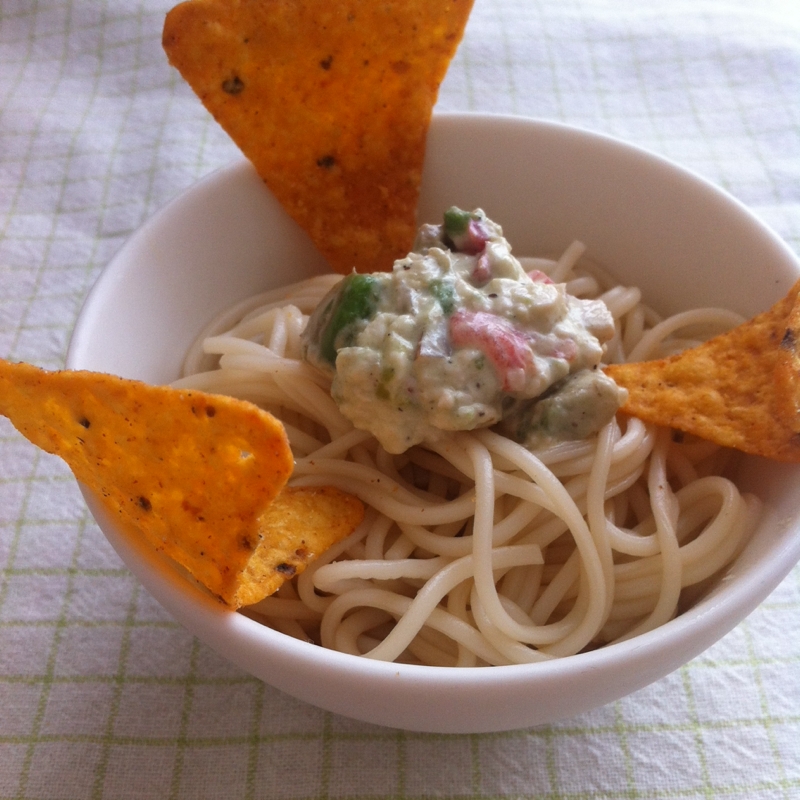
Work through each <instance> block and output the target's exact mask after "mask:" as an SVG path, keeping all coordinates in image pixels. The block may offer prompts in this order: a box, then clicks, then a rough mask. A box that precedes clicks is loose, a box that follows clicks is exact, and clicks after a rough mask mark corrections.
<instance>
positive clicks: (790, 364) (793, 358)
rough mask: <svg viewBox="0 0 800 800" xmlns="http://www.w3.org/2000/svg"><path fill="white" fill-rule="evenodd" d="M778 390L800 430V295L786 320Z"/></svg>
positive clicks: (777, 374)
mask: <svg viewBox="0 0 800 800" xmlns="http://www.w3.org/2000/svg"><path fill="white" fill-rule="evenodd" d="M775 380H776V384H777V385H776V391H777V392H778V395H779V397H781V398H782V399H783V400H784V402H785V411H784V414H785V416H786V417H787V418H790V419H793V420H795V425H794V427H795V430H800V422H798V420H800V295H798V297H797V299H796V300H795V303H794V306H792V310H791V311H790V312H789V316H788V318H787V320H786V325H785V328H784V332H783V338H782V339H781V344H780V352H779V353H778V364H777V367H776V373H775Z"/></svg>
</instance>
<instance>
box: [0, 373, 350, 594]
mask: <svg viewBox="0 0 800 800" xmlns="http://www.w3.org/2000/svg"><path fill="white" fill-rule="evenodd" d="M0 414H3V415H4V416H7V417H8V418H9V419H10V420H11V422H12V423H13V424H14V426H15V427H16V428H17V429H18V430H19V431H20V433H22V434H23V436H25V437H27V438H28V439H29V440H30V441H31V442H33V443H34V444H35V445H37V446H38V447H40V448H42V449H43V450H45V451H47V452H48V453H54V454H56V455H59V456H61V458H63V459H64V460H65V461H66V462H67V464H68V465H69V467H70V469H72V471H73V473H74V474H75V476H76V478H77V479H78V480H79V481H81V482H83V483H84V484H85V485H86V486H88V487H89V488H90V489H91V490H92V491H93V492H94V493H95V495H96V496H97V497H98V499H99V500H100V501H101V502H102V504H103V505H104V507H105V508H106V510H107V511H108V512H109V513H110V515H111V516H112V518H119V519H120V521H121V522H122V523H123V524H125V525H132V526H135V527H136V528H137V529H138V530H140V531H141V532H142V533H143V535H144V536H145V538H146V539H147V540H148V541H149V542H150V544H151V545H152V546H153V547H155V548H156V549H157V550H159V551H161V552H163V553H164V554H165V555H167V556H169V557H170V558H172V559H173V560H175V561H176V562H178V563H179V564H181V565H182V566H183V567H185V568H186V569H187V570H188V572H189V573H191V574H192V575H193V576H194V577H195V578H196V579H197V580H198V581H199V582H200V583H202V584H203V585H205V586H206V587H207V588H208V589H209V590H210V591H211V592H213V593H214V594H216V595H218V596H219V597H220V598H221V599H222V600H223V601H224V602H226V603H227V604H228V605H230V606H233V607H237V605H238V604H239V600H238V597H239V594H240V593H241V592H243V591H245V590H246V592H247V593H248V596H252V595H254V594H256V593H257V592H258V591H259V590H261V591H263V594H262V595H261V596H262V597H263V596H266V594H267V593H268V592H269V591H274V589H275V588H277V586H275V581H274V574H272V573H270V574H269V575H266V576H264V575H259V574H258V573H257V570H255V569H254V563H256V562H260V561H262V560H263V559H264V553H263V552H262V551H265V550H268V549H269V548H271V547H273V546H274V547H277V548H278V550H279V552H280V553H282V554H283V553H285V552H286V551H287V548H290V547H291V546H292V544H293V545H294V548H295V549H299V548H302V547H306V548H307V550H308V551H309V553H311V555H310V556H309V557H313V554H314V553H316V552H318V551H317V550H315V549H314V548H317V547H318V546H321V544H319V542H318V538H319V537H317V538H311V540H310V542H309V541H308V540H309V537H308V536H307V534H306V532H305V530H304V529H303V527H302V526H301V525H300V524H299V520H298V519H297V517H293V519H294V520H295V521H296V522H297V523H298V527H297V529H296V530H295V531H294V534H295V538H294V541H293V542H292V541H291V532H290V530H289V528H288V527H287V525H286V524H281V525H280V526H279V530H278V533H277V534H276V537H272V535H271V530H270V520H271V519H272V518H273V514H274V512H273V511H272V510H271V504H272V503H273V502H274V501H275V500H276V498H277V497H278V495H279V492H281V490H282V489H283V487H284V485H285V483H286V481H287V480H288V478H289V476H290V474H291V472H292V468H293V458H292V453H291V449H290V447H289V442H288V439H287V437H286V432H285V431H284V428H283V425H282V424H281V423H280V422H279V421H278V420H277V419H275V418H274V417H273V416H272V415H271V414H268V413H267V412H265V411H262V410H261V409H259V408H258V407H257V406H255V405H253V404H251V403H246V402H244V401H240V400H235V399H233V398H230V397H224V396H220V395H210V394H205V393H203V392H192V391H182V390H178V389H171V388H169V387H159V386H149V385H147V384H144V383H140V382H139V381H131V380H125V379H123V378H117V377H114V376H111V375H103V374H99V373H92V372H71V371H61V372H45V371H43V370H40V369H38V368H36V367H33V366H30V365H29V364H10V363H8V362H7V361H3V360H2V359H0ZM290 496H294V495H293V494H291V495H290ZM323 500H325V501H326V502H325V503H323V504H322V505H321V509H318V510H317V511H316V512H315V513H316V514H317V515H320V514H322V513H323V512H324V511H325V510H328V511H330V513H334V511H336V510H337V509H338V508H339V506H341V505H348V503H345V502H344V501H342V500H341V499H339V500H338V502H339V506H337V505H335V504H334V503H333V501H329V500H327V499H326V498H323ZM353 500H355V499H354V498H351V499H350V501H349V502H352V501H353ZM291 502H292V501H289V500H283V499H281V500H280V502H279V503H278V506H277V508H278V509H280V508H285V507H287V504H288V507H289V508H291V507H293V506H292V505H291ZM293 502H294V503H295V505H296V503H297V501H293ZM355 502H356V503H359V501H357V500H355ZM326 503H327V504H326ZM359 505H360V503H359ZM348 507H349V506H348ZM349 513H350V516H349V517H348V518H347V519H352V518H353V517H354V514H353V512H352V511H350V512H349ZM279 519H280V518H279ZM312 527H313V526H312ZM330 527H331V528H332V530H333V529H335V528H336V526H335V525H334V524H333V523H331V526H330ZM348 533H349V531H348ZM340 534H341V531H340V530H338V529H336V530H335V534H333V535H337V536H338V535H340ZM345 535H346V534H345ZM286 577H289V576H288V575H286ZM243 587H246V589H243Z"/></svg>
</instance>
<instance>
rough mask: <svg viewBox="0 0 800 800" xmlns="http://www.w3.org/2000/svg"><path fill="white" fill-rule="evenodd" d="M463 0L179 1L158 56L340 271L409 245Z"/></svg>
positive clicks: (465, 5) (465, 6) (373, 264)
mask: <svg viewBox="0 0 800 800" xmlns="http://www.w3.org/2000/svg"><path fill="white" fill-rule="evenodd" d="M471 6H472V0H404V1H403V2H402V3H377V2H374V0H346V1H345V2H330V0H296V2H291V3H287V2H285V1H284V0H188V1H187V2H184V3H182V4H180V5H178V6H176V7H175V8H174V9H172V11H170V12H169V14H168V15H167V19H166V23H165V25H164V31H163V44H164V49H165V50H166V52H167V55H168V57H169V60H170V62H171V63H172V64H173V66H175V67H176V68H177V69H178V70H179V71H180V73H181V75H183V77H184V78H185V79H186V81H187V82H188V83H189V85H190V86H191V87H192V89H194V91H195V93H196V94H197V95H198V96H199V98H200V100H201V101H202V102H203V104H204V105H205V106H206V108H207V109H208V110H209V111H210V112H211V114H213V116H214V117H215V118H216V120H217V122H219V124H220V125H221V126H222V127H223V128H224V129H225V131H226V132H227V133H228V134H229V135H230V136H231V138H232V139H233V141H234V142H235V143H236V144H237V145H238V146H239V148H240V149H241V150H242V152H243V153H244V155H245V156H247V158H248V159H250V161H251V162H252V163H253V164H254V166H255V168H256V170H257V172H258V174H259V175H260V176H261V178H262V179H263V180H264V181H265V182H266V183H267V185H268V186H269V188H270V189H271V190H272V192H273V193H274V194H275V196H276V197H277V198H278V200H279V201H280V203H281V204H282V205H283V207H284V208H285V209H286V211H287V212H288V213H289V214H290V216H291V217H292V218H293V219H295V220H296V221H297V222H298V223H299V224H300V226H301V227H302V228H303V230H305V231H306V232H307V233H308V234H309V235H310V237H311V239H312V241H313V242H314V244H315V245H316V246H317V248H318V249H319V250H320V252H321V253H322V254H323V255H324V256H325V257H326V258H327V259H328V261H329V263H330V266H331V267H332V268H333V269H334V270H336V271H338V272H341V273H347V272H350V271H351V270H352V269H353V268H355V269H357V270H358V271H362V272H372V271H375V270H378V269H390V268H391V266H392V264H393V262H394V260H395V259H397V258H401V257H403V256H405V255H406V254H407V253H408V251H409V250H410V249H411V247H412V245H413V241H414V236H415V231H416V208H417V200H418V196H419V186H420V180H421V176H422V164H423V160H424V155H425V142H426V136H427V130H428V125H429V122H430V117H431V111H432V108H433V105H434V103H435V102H436V97H437V94H438V90H439V84H440V83H441V81H442V79H443V78H444V75H445V72H446V71H447V67H448V65H449V63H450V60H451V58H452V57H453V54H454V53H455V50H456V47H457V46H458V43H459V41H460V39H461V36H462V34H463V31H464V27H465V25H466V22H467V18H468V16H469V13H470V10H471Z"/></svg>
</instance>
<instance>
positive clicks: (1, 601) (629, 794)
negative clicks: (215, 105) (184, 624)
mask: <svg viewBox="0 0 800 800" xmlns="http://www.w3.org/2000/svg"><path fill="white" fill-rule="evenodd" d="M170 5H171V2H170V0H132V2H131V1H129V2H121V0H0V356H3V357H6V358H10V359H14V360H24V361H29V362H32V363H34V364H37V365H39V366H42V367H48V368H55V367H59V366H62V365H63V361H64V356H65V352H66V347H67V344H68V341H69V336H70V332H71V330H72V327H73V325H74V323H75V320H76V317H77V315H78V313H79V311H80V308H81V304H82V302H83V300H84V298H85V297H86V294H87V292H88V290H89V289H90V287H91V286H92V283H93V282H94V280H95V279H96V278H97V276H98V274H99V273H100V271H101V270H102V268H103V266H104V265H105V264H106V263H107V262H108V261H109V259H110V258H111V257H112V255H113V254H114V252H115V251H116V250H117V249H118V248H119V247H120V245H121V244H122V243H123V242H124V241H125V240H126V238H127V237H129V236H130V234H131V233H132V232H133V231H134V230H135V229H136V228H137V227H138V226H139V225H141V224H142V223H143V222H144V221H145V220H146V219H147V218H148V217H150V216H151V215H152V214H153V213H154V212H156V211H157V210H158V209H159V208H161V207H163V206H164V205H165V203H166V202H167V201H169V200H170V199H171V198H173V197H174V196H175V195H176V194H177V193H179V192H180V191H181V190H183V189H185V188H186V187H188V186H190V185H191V184H192V183H194V182H195V181H196V180H198V179H199V178H200V177H202V176H204V175H206V174H208V173H209V172H211V171H212V170H213V169H215V168H217V167H219V166H222V165H224V164H226V163H228V162H230V161H231V160H232V159H234V158H236V157H238V151H237V150H236V148H235V147H234V146H233V145H232V144H231V142H230V141H229V140H228V139H227V137H226V136H225V134H224V133H223V132H222V131H221V130H220V129H219V127H218V126H217V125H216V123H215V122H214V121H213V120H212V119H211V118H210V116H209V114H207V113H206V111H205V110H204V109H203V107H202V106H201V104H200V103H199V101H198V100H197V99H196V98H195V96H194V95H193V94H192V92H191V91H190V90H189V88H188V87H187V86H186V85H185V84H184V83H183V82H182V81H181V79H180V78H179V77H178V75H177V73H176V72H175V71H174V70H172V69H171V68H170V67H169V66H168V64H167V62H166V58H165V56H164V54H163V52H162V50H161V45H160V41H161V26H162V24H163V19H164V15H165V13H166V11H167V10H168V8H169V7H170ZM437 108H438V109H441V110H476V111H484V112H497V113H507V114H517V115H524V116H533V117H541V118H546V119H553V120H559V121H563V122H568V123H572V124H576V125H579V126H582V127H584V128H588V129H591V130H595V131H600V132H604V133H607V134H611V135H614V136H617V137H620V138H622V139H624V140H626V141H628V142H632V143H635V144H637V145H640V146H643V147H646V148H648V149H650V150H652V151H655V152H657V153H660V154H662V155H664V156H667V157H669V158H672V159H674V160H675V161H677V162H679V163H680V164H682V165H684V166H686V167H689V168H690V169H693V170H695V171H697V172H698V173H700V174H702V175H703V176H705V177H706V178H708V179H710V180H711V181H713V182H714V183H716V184H718V185H719V186H721V187H723V188H724V189H726V190H728V191H729V192H731V193H732V194H733V195H734V196H735V197H736V198H738V199H739V200H740V201H741V202H742V203H744V204H745V205H746V206H748V207H749V208H750V209H752V210H753V211H754V212H755V213H756V214H757V215H758V216H759V217H760V218H761V219H763V220H764V221H765V222H766V223H767V224H768V225H770V226H771V227H773V228H774V229H775V231H776V232H777V233H778V234H779V235H780V236H782V237H783V238H784V239H785V241H786V242H787V243H788V244H789V245H790V246H791V247H792V248H794V249H795V250H796V251H797V250H800V4H798V2H797V0H758V2H753V0H691V2H690V1H689V0H662V2H659V3H643V2H641V1H640V0H476V2H475V7H474V11H473V14H472V17H471V19H470V21H469V24H468V28H467V31H466V35H465V38H464V41H463V43H462V45H461V47H460V49H459V51H458V54H457V56H456V58H455V60H454V62H453V64H452V66H451V69H450V71H449V73H448V76H447V78H446V80H445V83H444V85H443V86H442V90H441V93H440V99H439V103H438V106H437ZM531 190H532V191H535V187H532V189H531ZM753 268H754V269H755V270H757V269H758V265H753ZM335 797H340V798H344V797H347V798H356V797H362V798H376V799H377V798H396V799H399V800H404V799H405V798H431V797H442V798H445V797H448V798H483V797H493V798H549V799H551V800H556V799H557V798H558V799H561V798H564V799H566V798H570V799H574V800H577V799H578V798H667V797H671V798H685V800H695V799H696V798H697V799H699V798H704V799H705V800H707V799H708V798H711V797H725V798H729V800H737V799H738V798H741V799H742V800H744V798H759V800H767V799H769V800H773V799H774V800H778V799H779V798H780V800H787V798H800V568H796V569H795V570H794V571H793V572H792V573H791V574H790V575H789V576H788V578H786V580H785V581H784V582H783V583H782V584H781V586H780V587H779V588H778V589H777V590H776V591H775V592H774V593H773V594H772V595H771V596H770V597H769V598H768V599H767V601H766V602H765V603H764V604H763V605H762V606H761V607H760V608H758V609H757V610H756V611H755V612H754V613H753V614H752V615H751V616H750V617H749V618H748V619H746V620H745V621H744V622H743V623H741V624H740V625H739V626H738V627H737V628H736V629H735V630H733V631H732V632H731V633H730V634H729V635H727V636H726V637H725V638H723V639H722V640H721V641H720V642H719V643H718V644H717V645H715V646H714V647H712V648H711V649H710V650H708V651H707V652H706V653H704V654H703V655H701V656H700V657H698V658H696V659H695V660H694V661H692V662H690V663H689V664H687V665H686V666H685V667H683V668H681V669H679V670H678V671H676V672H674V673H673V674H671V675H669V676H668V677H666V678H664V679H663V680H661V681H659V682H658V683H656V684H654V685H652V686H650V687H648V688H646V689H644V690H642V691H639V692H637V693H636V694H633V695H631V696H629V697H626V698H624V699H622V700H620V701H618V702H615V703H612V704H610V705H607V706H605V707H603V708H600V709H598V710H597V711H595V712H592V713H589V714H585V715H582V716H579V717H576V718H573V719H570V720H567V721H565V722H562V723H559V724H555V725H550V726H543V727H539V728H535V729H531V730H520V731H513V732H508V733H502V734H491V735H488V734H487V735H474V736H433V735H423V734H413V733H406V732H400V731H396V730H389V729H383V728H379V727H374V726H370V725H365V724H362V723H359V722H354V721H352V720H349V719H346V718H343V717H338V716H335V715H333V714H330V713H326V712H323V711H320V710H318V709H316V708H313V707H311V706H308V705H305V704H304V703H301V702H299V701H296V700H294V699H292V698H290V697H287V696H286V695H284V694H282V693H280V692H278V691H276V690H274V689H272V688H271V687H269V686H267V685H264V684H262V683H261V682H259V681H257V680H255V679H253V678H252V677H250V676H249V675H247V674H245V673H243V672H241V671H240V670H239V669H237V668H236V667H233V666H231V665H229V664H228V663H226V662H225V661H224V660H223V659H221V658H220V657H219V656H217V655H215V654H214V653H212V652H211V650H210V649H208V648H207V647H206V646H205V645H203V644H202V643H200V642H199V641H197V640H196V639H194V638H193V637H192V636H191V635H189V634H188V633H186V632H185V631H184V630H183V629H182V628H181V627H179V626H178V625H177V624H176V623H175V622H174V621H173V620H172V619H171V618H170V617H169V615H167V614H166V613H165V612H164V611H163V610H162V609H161V608H160V607H159V606H158V605H157V604H156V603H155V601H154V600H152V599H151V598H150V597H149V596H148V594H147V593H146V592H145V591H144V590H143V589H142V588H141V587H140V586H139V585H138V584H137V582H136V580H135V579H134V578H133V577H132V576H131V574H130V573H129V572H128V571H127V570H126V569H125V567H124V566H123V565H122V563H121V562H120V560H119V559H118V557H117V556H116V554H115V553H114V552H113V551H112V550H111V548H110V546H109V545H108V544H107V543H106V541H105V539H104V537H103V535H102V534H101V532H100V530H99V529H98V527H97V525H96V524H95V523H94V521H93V520H92V518H91V516H90V515H89V514H88V512H87V510H86V507H85V505H84V503H83V500H82V498H81V496H80V494H79V492H78V489H77V487H76V485H75V482H74V480H73V479H72V477H71V475H70V473H69V472H68V470H67V469H66V467H65V466H64V465H63V464H62V462H60V461H59V460H58V459H56V458H53V457H50V456H46V455H44V454H42V453H40V452H38V451H36V450H35V449H34V448H33V447H32V446H30V445H28V443H27V442H25V441H24V440H23V439H22V438H21V437H20V436H19V435H18V434H17V433H16V431H15V430H14V429H13V428H12V427H11V426H10V424H8V422H7V421H6V420H5V419H3V418H0V798H48V799H56V798H70V799H74V800H83V799H84V798H86V799H87V800H88V799H89V798H92V799H93V800H100V798H107V799H108V800H125V798H192V799H193V800H199V799H200V798H214V799H215V800H224V799H225V798H276V799H277V798H335Z"/></svg>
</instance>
